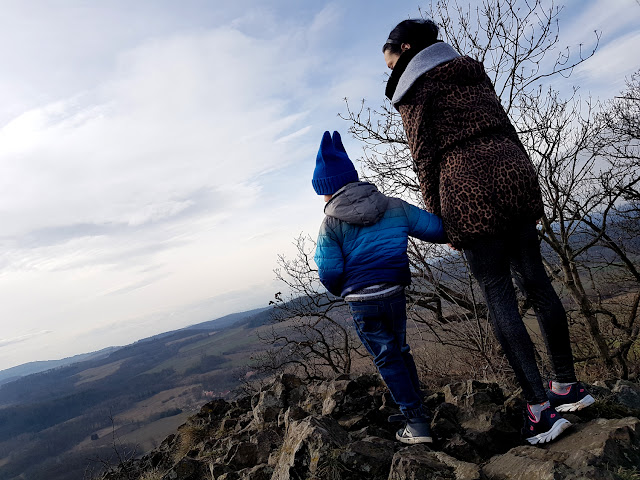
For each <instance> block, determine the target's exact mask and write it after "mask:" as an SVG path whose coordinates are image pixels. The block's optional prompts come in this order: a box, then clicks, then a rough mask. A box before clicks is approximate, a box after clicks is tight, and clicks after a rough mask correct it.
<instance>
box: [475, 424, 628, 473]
mask: <svg viewBox="0 0 640 480" xmlns="http://www.w3.org/2000/svg"><path fill="white" fill-rule="evenodd" d="M567 433H568V434H567V435H566V436H564V437H562V438H560V439H558V440H557V441H555V442H554V443H551V444H549V445H548V446H547V447H545V448H538V447H532V446H524V447H516V448H513V449H511V450H510V451H509V452H507V453H505V454H503V455H498V456H496V457H494V458H492V459H491V461H490V462H489V463H488V464H487V465H485V466H484V467H483V473H484V474H485V475H486V476H487V478H489V479H490V480H521V479H522V480H525V479H527V480H529V479H530V480H546V479H553V480H556V479H578V478H580V479H582V478H584V479H603V480H609V479H614V478H616V477H615V476H614V475H613V474H612V472H611V471H610V470H609V467H610V466H615V467H634V466H637V465H640V420H639V419H638V418H635V417H629V418H623V419H614V420H606V419H598V420H592V421H590V422H588V423H585V424H582V425H578V426H576V427H575V432H571V433H569V432H567Z"/></svg>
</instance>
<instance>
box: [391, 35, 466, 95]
mask: <svg viewBox="0 0 640 480" xmlns="http://www.w3.org/2000/svg"><path fill="white" fill-rule="evenodd" d="M459 56H460V54H459V53H458V52H456V51H455V49H454V48H453V47H452V46H451V45H449V44H448V43H444V42H438V43H434V44H433V45H431V46H429V47H427V48H425V49H424V50H422V51H421V52H419V53H418V54H416V56H415V57H413V58H412V59H411V61H410V62H409V64H408V65H407V68H406V69H405V71H404V72H403V73H402V76H401V77H400V80H399V81H398V86H397V87H396V90H395V92H394V94H393V99H392V100H391V103H393V106H394V107H397V105H398V103H400V101H401V100H402V97H404V95H405V94H406V93H407V92H408V91H409V89H410V88H411V87H412V86H413V84H414V83H415V82H416V80H418V78H420V77H421V76H422V75H424V74H425V73H427V72H428V71H429V70H433V69H434V68H436V67H437V66H438V65H442V64H443V63H447V62H450V61H451V60H453V59H455V58H458V57H459Z"/></svg>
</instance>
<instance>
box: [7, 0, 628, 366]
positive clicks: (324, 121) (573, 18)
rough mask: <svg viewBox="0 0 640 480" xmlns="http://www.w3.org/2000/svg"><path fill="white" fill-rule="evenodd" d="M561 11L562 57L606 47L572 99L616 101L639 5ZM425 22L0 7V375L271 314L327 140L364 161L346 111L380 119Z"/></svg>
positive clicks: (127, 5) (308, 221) (380, 7)
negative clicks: (412, 25) (329, 136)
mask: <svg viewBox="0 0 640 480" xmlns="http://www.w3.org/2000/svg"><path fill="white" fill-rule="evenodd" d="M458 3H459V4H461V5H462V4H464V5H465V6H466V5H467V3H464V2H463V1H462V0H458ZM477 4H478V2H477V1H476V0H473V1H470V2H469V5H470V6H471V7H474V6H476V5H477ZM564 5H565V8H564V10H563V11H562V14H561V17H560V20H561V27H560V32H561V40H560V43H561V44H563V45H569V46H572V47H573V48H576V47H577V46H578V45H579V44H580V43H585V44H587V45H589V44H591V43H592V42H593V38H594V35H593V31H594V30H598V31H600V32H602V38H601V42H600V47H599V49H598V52H597V53H596V55H595V56H594V57H593V58H591V59H590V60H589V61H588V62H585V63H584V64H582V65H581V66H580V67H578V68H577V69H576V71H575V72H574V74H573V75H572V77H571V78H570V79H569V80H565V79H562V80H561V81H562V82H563V84H562V86H564V87H568V86H569V83H571V84H579V85H580V87H581V92H583V93H586V94H591V95H593V96H595V97H596V98H602V99H606V98H610V97H612V96H613V95H615V94H617V93H618V92H619V91H620V90H622V89H623V88H624V79H625V76H629V75H630V74H631V73H633V71H635V70H636V69H637V68H638V67H639V66H640V65H639V62H638V55H637V50H638V48H639V47H640V27H639V26H640V4H639V3H638V2H637V1H636V0H567V1H565V2H564ZM419 6H420V7H422V9H423V10H424V9H427V8H428V3H427V2H423V3H415V2H413V1H411V2H408V1H403V0H401V1H395V2H388V1H386V2H382V1H378V0H369V1H367V0H355V1H350V0H349V1H342V2H338V1H323V0H320V1H316V2H308V1H301V0H298V1H295V0H273V1H257V0H235V1H233V2H222V1H217V0H209V1H206V0H183V1H180V2H175V1H170V0H137V1H135V2H131V1H130V0H124V1H121V0H110V1H107V0H101V1H89V0H82V1H81V0H29V1H23V0H0V65H1V69H0V321H1V322H2V323H1V326H2V327H1V329H0V369H5V368H9V367H12V366H15V365H19V364H22V363H26V362H30V361H36V360H53V359H59V358H63V357H67V356H71V355H76V354H80V353H86V352H91V351H95V350H99V349H102V348H105V347H107V346H112V345H125V344H129V343H132V342H134V341H136V340H138V339H141V338H144V337H148V336H151V335H155V334H157V333H161V332H165V331H169V330H173V329H177V328H182V327H185V326H188V325H192V324H194V323H198V322H202V321H207V320H211V319H214V318H217V317H220V316H223V315H226V314H229V313H233V312H238V311H244V310H249V309H253V308H257V307H262V306H266V305H267V304H268V302H269V300H271V299H272V298H273V295H274V293H275V292H277V291H281V290H283V285H280V284H279V283H277V282H276V281H275V275H274V273H273V270H274V268H276V267H277V263H276V261H277V257H278V255H279V254H284V255H287V256H293V255H294V254H295V250H294V247H293V241H294V239H295V237H297V236H298V235H299V234H300V233H307V234H310V235H311V236H315V235H316V234H317V231H318V226H319V224H320V222H321V220H322V217H323V213H322V208H323V205H324V204H323V201H322V199H321V198H320V197H318V196H317V195H316V194H315V192H314V191H313V189H312V186H311V175H312V172H313V168H314V166H315V156H316V153H317V149H318V146H319V143H320V138H321V137H322V133H323V132H324V131H325V130H338V131H340V132H341V133H342V134H343V139H344V143H345V147H346V148H347V151H348V152H349V154H350V156H351V158H352V159H354V160H356V159H357V158H358V157H359V156H360V155H361V153H362V146H361V145H359V144H358V143H357V141H356V140H354V139H352V138H350V137H349V136H348V134H347V128H348V123H347V122H345V121H344V120H341V119H340V118H339V117H338V114H339V113H345V104H344V98H345V97H346V98H348V99H349V100H350V102H352V103H353V104H357V103H358V102H359V101H360V100H361V99H366V101H367V104H368V105H370V106H372V107H377V106H378V105H380V104H381V103H382V101H383V96H384V82H385V78H386V72H387V69H386V66H385V63H384V61H383V58H382V54H381V51H380V50H381V46H382V44H383V43H384V40H385V39H386V38H387V34H388V33H389V31H390V30H391V29H392V28H393V27H394V26H395V24H396V23H397V22H399V21H401V20H403V19H405V18H410V17H416V16H418V14H419V10H418V7H419ZM463 53H464V52H463Z"/></svg>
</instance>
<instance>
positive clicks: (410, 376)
mask: <svg viewBox="0 0 640 480" xmlns="http://www.w3.org/2000/svg"><path fill="white" fill-rule="evenodd" d="M400 304H404V294H403V295H402V298H401V299H399V298H398V296H395V297H391V298H389V299H380V300H369V301H364V302H351V303H350V304H349V306H350V308H351V314H352V315H353V320H354V322H355V325H356V331H357V333H358V336H359V337H360V339H361V340H362V343H363V344H364V346H365V348H366V349H367V351H369V353H371V355H373V357H374V362H375V365H376V367H377V368H378V371H379V372H380V375H381V376H382V378H383V380H384V381H385V383H386V384H387V387H388V388H389V392H390V393H391V396H392V397H393V399H394V401H395V402H396V403H397V404H398V406H399V407H400V411H402V413H403V414H404V415H405V416H406V417H407V418H416V417H422V416H424V410H423V407H422V399H421V397H420V394H419V391H416V388H415V386H414V385H416V384H417V372H416V370H415V364H414V363H413V359H412V358H411V354H410V353H409V347H408V346H407V345H406V343H405V342H404V331H403V332H401V333H399V334H396V332H395V331H394V330H396V329H398V328H396V326H395V325H394V319H393V312H394V311H395V312H397V311H398V310H399V308H400V307H399V305H400ZM392 305H394V307H392ZM405 323H406V313H405ZM402 330H404V329H402ZM400 337H401V338H402V341H400V340H399V338H400Z"/></svg>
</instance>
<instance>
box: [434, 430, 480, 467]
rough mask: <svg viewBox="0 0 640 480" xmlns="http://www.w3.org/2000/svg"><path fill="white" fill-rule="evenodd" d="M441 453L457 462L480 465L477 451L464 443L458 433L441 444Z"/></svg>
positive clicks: (466, 442)
mask: <svg viewBox="0 0 640 480" xmlns="http://www.w3.org/2000/svg"><path fill="white" fill-rule="evenodd" d="M441 448H442V451H443V452H444V453H447V454H449V455H451V456H452V457H454V458H457V459H458V460H463V461H465V462H470V463H482V461H483V459H482V456H481V455H480V453H479V452H478V450H477V449H476V448H475V447H474V446H473V445H471V444H470V443H469V442H468V441H466V440H465V439H464V438H463V437H462V435H460V434H459V433H456V434H454V435H453V436H452V437H451V438H450V439H448V440H446V441H444V442H443V443H442V446H441Z"/></svg>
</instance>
